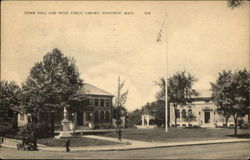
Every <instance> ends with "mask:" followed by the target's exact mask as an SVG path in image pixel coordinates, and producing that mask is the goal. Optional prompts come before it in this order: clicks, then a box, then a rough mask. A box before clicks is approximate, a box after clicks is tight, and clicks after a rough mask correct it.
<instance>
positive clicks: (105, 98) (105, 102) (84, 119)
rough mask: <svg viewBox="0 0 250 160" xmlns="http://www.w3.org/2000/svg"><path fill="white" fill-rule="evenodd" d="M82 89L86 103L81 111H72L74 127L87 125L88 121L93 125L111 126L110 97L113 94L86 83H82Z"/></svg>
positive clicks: (111, 109) (111, 97)
mask: <svg viewBox="0 0 250 160" xmlns="http://www.w3.org/2000/svg"><path fill="white" fill-rule="evenodd" d="M83 89H84V93H85V95H86V100H87V103H86V106H82V107H83V108H84V109H83V110H82V111H80V112H77V113H73V115H75V118H74V120H75V125H76V128H81V126H89V125H90V123H92V124H93V125H94V127H103V128H109V127H111V125H112V117H113V105H112V99H113V97H114V96H113V95H112V94H110V93H108V92H106V91H104V90H102V89H99V88H97V87H95V86H93V85H91V84H88V83H85V84H84V86H83Z"/></svg>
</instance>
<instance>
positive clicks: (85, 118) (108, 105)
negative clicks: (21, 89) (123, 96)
mask: <svg viewBox="0 0 250 160" xmlns="http://www.w3.org/2000/svg"><path fill="white" fill-rule="evenodd" d="M83 91H84V94H85V96H86V98H85V101H84V103H82V105H81V106H73V108H75V109H74V110H70V109H69V110H68V118H69V120H70V121H71V124H70V128H71V129H86V128H93V127H95V128H110V127H111V126H112V117H113V105H112V99H113V97H114V96H113V95H112V94H110V93H108V92H106V91H104V90H102V89H100V88H97V87H95V86H93V85H91V84H88V83H84V85H83ZM42 119H43V120H44V121H43V122H44V123H48V125H50V124H49V122H50V119H51V117H50V115H49V114H48V113H47V114H46V113H44V114H43V116H42ZM55 119H56V120H55V126H62V125H61V121H62V119H63V111H60V113H59V114H57V115H56V117H55ZM29 121H30V120H29V114H24V113H19V114H18V126H19V127H20V126H24V125H26V124H27V123H28V122H29Z"/></svg>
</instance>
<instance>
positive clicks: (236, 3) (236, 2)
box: [228, 0, 245, 9]
mask: <svg viewBox="0 0 250 160" xmlns="http://www.w3.org/2000/svg"><path fill="white" fill-rule="evenodd" d="M244 3H245V2H244V1H243V0H228V6H229V7H230V8H232V9H234V8H237V7H240V6H242V5H243V4H244Z"/></svg>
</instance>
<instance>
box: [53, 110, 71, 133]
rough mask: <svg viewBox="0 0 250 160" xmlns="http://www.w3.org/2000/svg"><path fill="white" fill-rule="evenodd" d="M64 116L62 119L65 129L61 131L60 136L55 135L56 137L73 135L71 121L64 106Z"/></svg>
mask: <svg viewBox="0 0 250 160" xmlns="http://www.w3.org/2000/svg"><path fill="white" fill-rule="evenodd" d="M63 112H64V114H63V115H64V116H63V120H62V126H63V131H62V132H60V134H59V135H58V136H55V138H62V137H71V136H72V134H71V132H70V123H71V121H69V120H68V113H67V109H66V108H65V107H64V111H63Z"/></svg>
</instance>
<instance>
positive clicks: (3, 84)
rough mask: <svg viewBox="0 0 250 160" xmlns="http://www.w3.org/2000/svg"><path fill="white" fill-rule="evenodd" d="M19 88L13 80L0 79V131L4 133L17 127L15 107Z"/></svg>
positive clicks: (17, 101)
mask: <svg viewBox="0 0 250 160" xmlns="http://www.w3.org/2000/svg"><path fill="white" fill-rule="evenodd" d="M20 93H21V90H20V88H19V86H18V85H16V83H15V82H13V81H11V82H8V81H0V106H1V109H0V131H1V133H0V134H1V135H6V134H7V133H8V132H10V130H11V129H16V128H17V108H18V107H19V105H20V103H19V96H20Z"/></svg>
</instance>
